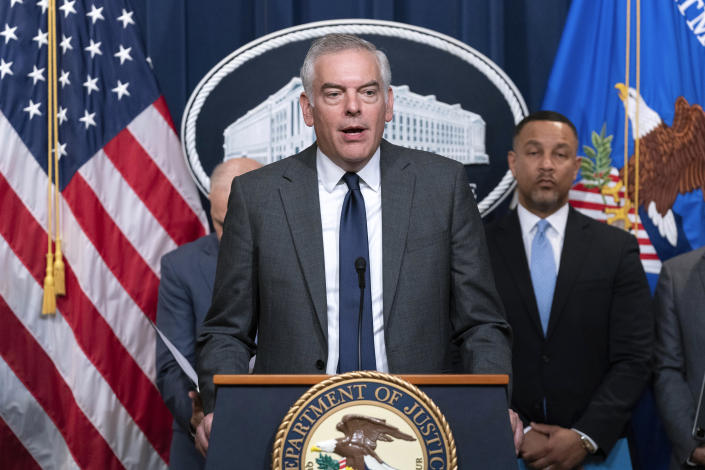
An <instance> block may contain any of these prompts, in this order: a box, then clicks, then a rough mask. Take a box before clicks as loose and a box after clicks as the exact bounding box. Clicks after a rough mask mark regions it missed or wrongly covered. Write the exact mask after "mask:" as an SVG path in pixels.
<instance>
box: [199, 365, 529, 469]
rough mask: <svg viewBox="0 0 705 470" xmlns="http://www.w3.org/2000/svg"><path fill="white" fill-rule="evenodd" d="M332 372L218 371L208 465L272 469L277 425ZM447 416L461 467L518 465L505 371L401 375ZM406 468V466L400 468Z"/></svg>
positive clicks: (210, 467)
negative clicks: (249, 372)
mask: <svg viewBox="0 0 705 470" xmlns="http://www.w3.org/2000/svg"><path fill="white" fill-rule="evenodd" d="M329 377H330V376H327V375H216V376H215V377H214V379H213V381H214V383H215V384H216V388H217V395H216V404H215V410H214V419H213V428H212V432H211V439H210V445H209V450H208V457H207V460H206V468H207V469H225V468H228V469H241V468H242V469H245V468H246V469H263V470H264V469H270V468H271V465H272V457H271V455H272V445H273V442H274V436H275V434H276V432H277V429H278V427H279V425H280V423H281V422H282V419H283V417H284V416H285V415H286V414H287V412H288V411H289V409H290V407H291V406H292V405H293V404H294V403H295V402H296V400H297V399H298V398H299V397H300V396H301V395H303V394H304V393H305V392H306V391H307V390H308V389H309V388H310V387H311V386H313V385H315V384H317V383H319V382H321V381H323V380H325V379H327V378H329ZM398 377H401V378H402V379H404V380H406V381H407V382H410V383H412V384H414V385H416V386H417V387H419V388H420V389H421V390H422V391H423V392H424V393H425V394H426V395H427V396H428V397H429V398H430V399H431V400H433V402H434V403H435V404H436V405H437V406H438V407H439V408H440V410H441V412H442V413H443V415H444V416H445V418H446V419H447V421H448V423H449V425H450V427H451V430H452V433H453V436H454V438H455V445H456V449H457V455H458V468H459V469H463V470H466V469H478V470H479V469H489V468H491V469H497V470H503V469H507V470H509V469H511V470H516V469H517V460H516V457H515V456H514V444H513V438H512V432H511V426H510V423H509V415H508V411H507V409H508V406H507V397H506V386H507V383H508V381H509V378H508V376H506V375H451V374H443V375H400V376H398ZM400 470H402V469H400Z"/></svg>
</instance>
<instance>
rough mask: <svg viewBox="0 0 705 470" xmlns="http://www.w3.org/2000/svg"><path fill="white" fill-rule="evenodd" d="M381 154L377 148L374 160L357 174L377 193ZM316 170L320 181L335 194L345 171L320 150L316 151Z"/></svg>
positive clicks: (379, 181)
mask: <svg viewBox="0 0 705 470" xmlns="http://www.w3.org/2000/svg"><path fill="white" fill-rule="evenodd" d="M379 153H380V152H379V147H377V150H375V153H373V154H372V158H370V160H369V161H368V162H367V164H366V165H365V166H364V167H363V168H362V169H361V170H360V171H358V172H357V175H358V176H359V177H360V179H361V180H362V182H363V183H364V184H365V185H367V187H369V188H370V189H371V190H373V191H375V192H377V191H379V188H380V184H381V176H380V169H379ZM316 170H317V171H318V181H319V182H320V183H321V184H322V185H323V187H324V188H325V190H326V191H328V192H329V193H331V192H333V190H334V189H335V187H336V185H337V184H338V183H340V180H341V178H342V177H343V175H344V174H345V170H343V169H342V168H340V167H339V166H338V165H336V164H335V163H333V160H331V159H330V158H328V156H326V154H324V153H323V152H321V149H320V148H318V149H317V150H316Z"/></svg>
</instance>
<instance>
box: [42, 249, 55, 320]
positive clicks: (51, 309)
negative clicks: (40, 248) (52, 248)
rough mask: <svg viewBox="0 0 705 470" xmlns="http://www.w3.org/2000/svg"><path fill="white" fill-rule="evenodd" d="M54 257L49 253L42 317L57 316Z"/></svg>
mask: <svg viewBox="0 0 705 470" xmlns="http://www.w3.org/2000/svg"><path fill="white" fill-rule="evenodd" d="M52 258H53V255H52V254H51V253H47V270H46V276H44V299H43V301H42V315H54V314H56V295H55V294H54V267H53V265H54V263H53V262H52Z"/></svg>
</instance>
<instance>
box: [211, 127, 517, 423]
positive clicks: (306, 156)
mask: <svg viewBox="0 0 705 470" xmlns="http://www.w3.org/2000/svg"><path fill="white" fill-rule="evenodd" d="M380 149H381V153H380V169H381V179H382V233H383V240H382V246H383V248H382V249H383V317H384V330H385V331H384V334H385V343H386V348H387V360H388V364H389V369H390V371H391V372H393V373H422V372H425V373H440V372H446V371H452V370H453V355H454V353H457V352H460V357H461V358H462V367H461V370H462V371H465V372H474V373H509V372H510V369H511V352H510V344H511V330H510V328H509V326H508V324H507V322H506V320H505V317H504V311H503V309H502V304H501V302H500V300H499V298H498V296H497V293H496V291H495V287H494V283H493V281H492V273H491V270H490V265H489V260H488V256H487V248H486V244H485V239H484V231H483V228H482V222H481V220H480V217H479V214H478V211H477V206H476V204H475V202H474V199H473V196H472V193H471V192H470V188H469V186H468V184H467V176H466V173H465V169H464V167H463V166H462V165H461V164H459V163H457V162H454V161H452V160H449V159H446V158H443V157H440V156H437V155H433V154H430V153H427V152H421V151H415V150H409V149H406V148H403V147H398V146H395V145H392V144H390V143H388V142H385V141H383V142H382V144H381V147H380ZM230 214H236V216H233V217H231V216H230ZM258 329H259V344H258V346H257V362H256V364H255V370H254V372H255V373H323V372H324V371H325V368H326V363H325V361H326V359H327V357H328V352H327V350H328V343H327V312H326V285H325V272H324V258H323V237H322V229H321V214H320V205H319V200H318V178H317V173H316V147H315V144H314V145H313V146H311V147H309V148H308V149H306V150H304V151H303V152H301V153H300V154H297V155H295V156H293V157H289V158H287V159H284V160H282V161H280V162H277V163H273V164H271V165H268V166H266V167H264V168H261V169H259V170H256V171H253V172H250V173H247V174H245V175H243V176H240V177H238V178H235V180H234V182H233V185H232V190H231V193H230V200H229V203H228V215H227V216H226V218H225V228H224V233H223V237H222V239H221V249H220V253H219V257H218V268H217V272H216V281H215V289H214V293H213V304H212V307H211V310H210V311H209V312H208V315H207V317H206V320H205V322H204V325H203V329H202V334H201V336H200V337H199V340H198V348H199V351H198V362H197V365H198V372H199V382H200V387H201V392H202V395H203V398H204V406H205V409H206V412H208V411H211V410H212V409H213V401H214V397H213V385H212V382H211V380H212V375H213V374H214V373H246V372H247V363H248V360H249V358H250V355H252V354H253V353H254V352H255V344H254V338H255V332H256V331H257V330H258ZM451 346H452V347H451ZM456 356H457V354H456Z"/></svg>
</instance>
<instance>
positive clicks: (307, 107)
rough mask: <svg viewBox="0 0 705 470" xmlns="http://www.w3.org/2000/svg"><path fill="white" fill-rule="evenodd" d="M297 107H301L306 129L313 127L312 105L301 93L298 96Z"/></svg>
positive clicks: (304, 94) (303, 93)
mask: <svg viewBox="0 0 705 470" xmlns="http://www.w3.org/2000/svg"><path fill="white" fill-rule="evenodd" d="M299 106H301V113H302V114H303V115H304V122H305V123H306V125H307V126H308V127H311V126H313V104H312V103H311V101H309V99H308V96H306V93H305V92H302V93H301V95H300V96H299Z"/></svg>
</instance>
